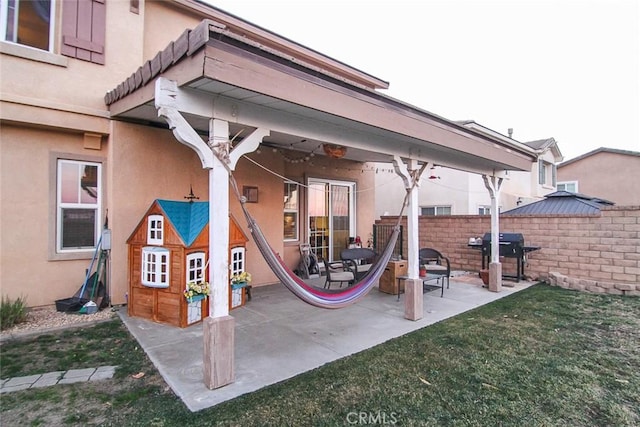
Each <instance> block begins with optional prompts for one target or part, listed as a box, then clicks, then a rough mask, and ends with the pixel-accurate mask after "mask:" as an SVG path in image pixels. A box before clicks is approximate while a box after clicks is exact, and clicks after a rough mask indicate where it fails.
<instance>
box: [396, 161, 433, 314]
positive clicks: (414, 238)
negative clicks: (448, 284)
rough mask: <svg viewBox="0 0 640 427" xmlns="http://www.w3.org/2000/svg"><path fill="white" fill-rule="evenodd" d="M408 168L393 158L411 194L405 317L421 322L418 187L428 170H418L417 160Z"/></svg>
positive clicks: (408, 212)
mask: <svg viewBox="0 0 640 427" xmlns="http://www.w3.org/2000/svg"><path fill="white" fill-rule="evenodd" d="M407 165H408V167H407V166H405V164H404V163H403V161H402V159H401V158H400V157H399V156H393V167H394V169H395V171H396V173H397V174H398V175H400V177H401V178H402V180H403V182H404V186H405V189H406V190H407V191H408V192H409V204H408V206H407V210H406V212H407V247H408V250H407V256H408V259H407V275H408V276H409V278H408V279H407V280H405V282H404V317H405V318H406V319H409V320H420V319H422V317H423V313H424V305H423V303H424V299H423V297H422V280H421V279H420V265H419V259H418V257H419V251H420V230H419V221H418V216H419V212H418V186H419V184H420V177H421V176H422V173H423V172H424V170H425V169H426V167H427V165H428V163H425V164H423V165H422V166H421V168H420V169H418V162H417V161H416V160H409V161H408V162H407Z"/></svg>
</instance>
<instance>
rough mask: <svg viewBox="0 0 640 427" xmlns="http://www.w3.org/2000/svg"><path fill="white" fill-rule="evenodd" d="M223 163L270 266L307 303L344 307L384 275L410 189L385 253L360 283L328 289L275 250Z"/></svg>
mask: <svg viewBox="0 0 640 427" xmlns="http://www.w3.org/2000/svg"><path fill="white" fill-rule="evenodd" d="M222 163H223V164H224V165H225V167H226V168H227V171H228V172H229V182H230V184H231V187H232V189H233V191H234V193H235V195H236V198H237V199H238V201H239V202H240V206H241V207H242V211H243V212H244V216H245V218H246V220H247V225H248V227H249V230H250V231H251V236H252V237H253V241H254V242H255V243H256V246H257V247H258V249H259V250H260V253H261V254H262V256H263V258H264V260H265V261H266V263H267V265H268V266H269V268H271V270H272V271H273V272H274V274H275V275H276V277H277V278H278V279H279V280H280V281H281V282H282V284H283V285H284V286H286V288H287V289H289V290H290V291H291V292H292V293H293V294H294V295H295V296H297V297H298V298H300V299H301V300H302V301H304V302H306V303H307V304H311V305H313V306H315V307H320V308H342V307H345V306H347V305H350V304H353V303H355V302H356V301H358V300H359V299H360V298H362V297H364V296H365V295H367V294H368V293H369V291H370V290H371V289H372V288H373V287H374V286H375V284H376V283H377V281H378V280H379V279H380V276H381V275H382V273H383V272H384V269H385V268H386V266H387V263H388V262H389V260H390V259H391V255H393V248H394V247H395V245H396V241H397V240H398V234H400V221H401V219H402V215H403V212H404V208H405V206H406V205H407V201H408V197H409V191H407V194H406V195H405V198H404V201H403V202H402V209H401V211H400V214H399V215H398V222H397V223H396V225H395V227H394V228H393V231H392V232H391V235H390V236H389V240H388V241H387V244H386V246H385V248H384V250H383V251H382V254H381V255H380V257H379V258H378V260H377V261H376V262H375V263H374V264H373V265H372V266H371V268H369V271H368V272H367V274H366V275H364V276H363V277H362V278H361V279H360V280H359V281H358V282H357V283H355V284H353V285H352V286H349V287H348V288H345V289H343V290H340V291H338V292H335V291H328V290H322V289H319V288H316V287H313V286H311V285H309V284H308V283H306V282H304V281H303V280H302V279H301V278H299V277H298V276H297V275H296V274H295V273H294V272H293V271H291V269H290V268H289V267H288V266H287V265H286V264H285V263H284V261H283V260H282V258H280V255H278V253H277V252H275V251H274V250H273V248H272V247H271V245H269V242H267V239H266V238H265V236H264V233H263V232H262V230H261V229H260V226H259V225H258V224H257V223H256V221H255V219H253V217H252V216H251V214H250V213H249V211H248V210H247V208H246V206H245V203H246V198H244V197H243V196H241V194H240V190H239V189H238V183H237V182H236V180H235V177H234V176H233V173H232V172H231V169H229V167H228V166H227V164H226V162H224V161H222Z"/></svg>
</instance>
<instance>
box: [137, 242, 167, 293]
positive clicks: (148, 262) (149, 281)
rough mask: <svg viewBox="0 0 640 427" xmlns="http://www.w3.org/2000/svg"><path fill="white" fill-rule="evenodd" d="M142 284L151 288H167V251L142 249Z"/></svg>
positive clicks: (162, 249) (154, 248)
mask: <svg viewBox="0 0 640 427" xmlns="http://www.w3.org/2000/svg"><path fill="white" fill-rule="evenodd" d="M142 284H143V285H145V286H150V287H152V288H168V287H169V249H166V248H158V247H144V248H142Z"/></svg>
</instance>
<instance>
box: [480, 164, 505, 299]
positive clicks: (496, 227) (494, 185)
mask: <svg viewBox="0 0 640 427" xmlns="http://www.w3.org/2000/svg"><path fill="white" fill-rule="evenodd" d="M482 179H483V180H484V186H485V187H487V190H489V195H490V196H491V262H490V263H489V290H490V291H492V292H500V291H502V264H501V263H500V213H499V212H498V205H499V200H500V187H501V186H502V178H498V177H497V176H495V175H492V176H488V175H482Z"/></svg>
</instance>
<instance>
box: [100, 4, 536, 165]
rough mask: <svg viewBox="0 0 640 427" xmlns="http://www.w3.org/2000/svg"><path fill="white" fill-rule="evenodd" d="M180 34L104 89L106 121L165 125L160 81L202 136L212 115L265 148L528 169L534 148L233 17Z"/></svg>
mask: <svg viewBox="0 0 640 427" xmlns="http://www.w3.org/2000/svg"><path fill="white" fill-rule="evenodd" d="M212 15H215V16H216V20H215V21H214V20H211V19H206V20H203V21H202V22H201V23H200V24H199V25H198V26H197V27H196V28H194V29H193V30H187V31H185V32H184V33H183V34H182V35H181V36H180V38H179V39H177V40H176V41H174V42H171V43H170V44H169V45H168V46H167V47H166V48H165V49H164V50H163V51H161V52H159V53H158V54H157V55H156V56H155V57H154V58H153V59H152V60H150V61H147V62H146V63H145V64H144V65H143V66H142V67H140V68H139V69H138V70H137V71H136V72H134V73H133V74H132V75H131V76H130V77H129V78H128V79H127V80H125V81H124V82H122V83H121V84H120V85H118V86H117V87H116V88H115V89H113V90H112V91H110V92H108V93H107V94H106V95H105V102H106V104H107V105H109V108H110V112H111V117H112V118H113V119H119V120H126V121H132V122H137V123H142V124H146V125H150V126H160V127H166V126H167V125H166V122H165V121H164V120H163V119H161V118H159V117H158V112H157V109H156V107H155V105H154V97H155V85H154V84H153V83H154V81H155V80H156V79H157V78H158V77H165V78H167V79H170V80H173V81H176V82H177V84H178V87H179V96H178V105H179V110H180V111H181V113H182V114H183V116H184V117H185V118H186V119H187V121H188V122H189V124H190V125H191V126H192V127H193V128H194V129H195V130H196V131H197V132H198V133H200V134H201V135H202V136H203V139H204V140H206V139H207V138H208V135H209V121H210V119H212V118H216V119H221V120H225V121H227V122H229V127H230V138H231V137H233V136H234V135H236V134H238V135H239V138H238V139H241V138H242V137H243V135H249V134H250V133H251V132H252V131H253V130H254V129H256V128H258V127H262V128H266V129H269V130H270V131H271V134H270V136H267V137H265V138H264V139H263V141H262V142H263V144H265V145H268V146H272V147H274V148H281V149H291V150H297V151H300V152H302V153H312V152H313V153H315V154H323V152H322V148H321V147H322V144H324V143H328V144H337V145H342V146H345V147H347V153H346V155H345V158H347V159H351V160H356V161H363V162H374V161H375V162H391V160H392V158H393V156H394V155H398V156H400V157H401V158H403V159H412V160H416V161H417V162H418V163H424V162H431V163H435V164H437V165H440V166H445V167H450V168H454V169H460V170H465V171H469V172H474V173H479V174H487V175H494V174H496V173H499V172H502V171H504V170H524V171H530V170H531V162H532V161H535V159H536V154H535V152H534V150H532V149H531V148H529V147H527V146H525V145H523V144H519V143H517V142H513V143H510V142H508V141H504V139H502V140H501V139H497V138H491V137H490V136H488V135H485V134H482V133H480V132H476V131H474V130H472V129H468V128H465V127H464V126H462V125H460V124H458V123H455V122H453V121H450V120H447V119H445V118H443V117H440V116H437V115H435V114H432V113H429V112H428V111H425V110H422V109H419V108H417V107H415V106H412V105H409V104H407V103H403V102H401V101H399V100H397V99H394V98H391V97H389V96H386V95H384V94H381V93H379V92H378V91H377V90H378V89H385V88H386V87H387V85H386V83H385V82H384V81H382V80H380V79H377V78H375V77H372V76H370V75H368V74H366V73H363V72H361V71H359V70H357V69H354V68H351V67H349V66H347V65H345V64H342V63H340V62H338V61H335V60H333V59H331V58H328V57H325V56H323V55H321V54H319V53H318V52H315V51H313V50H311V49H308V48H305V47H303V46H300V45H297V44H295V43H293V42H291V41H290V40H287V39H285V38H282V37H280V36H277V35H276V34H273V33H269V32H267V31H266V30H263V29H261V28H259V27H256V26H253V25H251V24H249V23H246V22H244V21H241V20H239V19H238V18H235V17H233V16H229V15H224V14H222V13H220V14H218V12H217V10H215V9H213V11H212Z"/></svg>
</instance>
